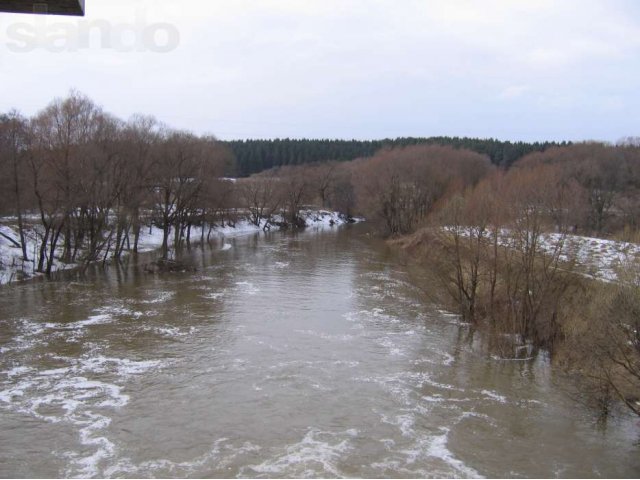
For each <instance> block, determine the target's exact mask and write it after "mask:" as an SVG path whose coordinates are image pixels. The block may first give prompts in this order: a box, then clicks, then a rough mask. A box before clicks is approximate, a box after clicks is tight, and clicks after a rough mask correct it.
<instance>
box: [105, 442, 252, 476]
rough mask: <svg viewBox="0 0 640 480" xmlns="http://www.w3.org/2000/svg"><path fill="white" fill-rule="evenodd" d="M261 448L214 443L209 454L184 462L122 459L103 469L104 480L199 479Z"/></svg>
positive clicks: (248, 445) (244, 444)
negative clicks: (126, 479) (146, 479)
mask: <svg viewBox="0 0 640 480" xmlns="http://www.w3.org/2000/svg"><path fill="white" fill-rule="evenodd" d="M260 450H262V448H261V447H260V446H259V445H256V444H253V443H251V442H244V443H242V444H241V445H235V444H233V443H232V442H230V440H229V439H228V438H220V439H218V440H216V441H215V442H214V443H213V445H211V448H210V450H209V451H208V452H206V453H204V454H203V455H200V456H198V457H195V458H193V459H191V460H187V461H183V462H175V461H172V460H168V459H155V460H147V461H143V462H139V463H136V462H134V461H133V460H132V459H131V458H121V459H119V460H118V461H117V462H115V464H113V465H111V466H109V467H107V468H105V469H104V472H103V475H102V476H104V477H106V478H112V477H134V478H135V477H137V478H140V477H174V478H184V477H194V476H195V477H200V475H199V474H198V473H199V472H202V471H203V470H207V471H212V470H216V471H224V470H225V469H226V468H228V467H229V466H231V465H233V464H234V463H238V460H237V459H238V457H242V456H244V455H251V454H255V453H256V452H259V451H260Z"/></svg>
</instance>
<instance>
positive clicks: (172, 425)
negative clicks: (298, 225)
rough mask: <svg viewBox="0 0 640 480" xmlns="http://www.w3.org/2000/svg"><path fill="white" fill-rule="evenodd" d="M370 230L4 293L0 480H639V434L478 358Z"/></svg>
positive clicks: (316, 234) (245, 244)
mask: <svg viewBox="0 0 640 480" xmlns="http://www.w3.org/2000/svg"><path fill="white" fill-rule="evenodd" d="M365 230H366V229H364V228H363V227H362V226H355V227H341V228H340V229H338V228H335V229H327V230H325V231H313V230H311V231H307V232H303V233H299V234H282V233H272V234H269V235H263V234H261V235H255V236H247V237H237V238H227V239H225V240H222V241H219V242H218V243H216V244H215V245H213V246H212V247H211V248H206V249H196V250H194V251H193V252H192V253H191V254H190V258H191V259H192V261H193V262H195V263H196V264H197V266H198V271H197V272H196V273H185V274H162V275H158V274H156V275H153V274H147V273H145V272H144V270H143V269H142V268H141V267H138V266H129V267H127V268H120V269H116V268H110V269H108V270H107V271H106V272H105V271H98V272H95V273H93V274H90V275H89V276H88V278H87V279H86V280H84V281H77V280H72V281H69V280H66V281H58V282H51V283H31V284H24V285H13V286H9V287H4V288H1V289H0V477H43V476H44V477H58V476H67V477H235V476H241V477H434V476H435V477H441V476H444V477H479V476H488V477H505V476H506V477H576V476H578V477H638V476H640V446H639V443H638V441H639V440H640V425H639V424H638V421H637V420H634V419H631V418H629V417H626V416H624V415H620V416H617V417H616V418H614V419H613V420H611V421H609V422H608V423H607V425H606V428H605V427H603V426H601V425H600V426H599V425H598V424H597V423H596V422H595V416H594V412H592V411H590V410H588V409H587V408H586V407H583V406H581V405H580V404H578V403H576V402H575V401H574V400H572V396H571V395H570V394H569V390H572V389H570V388H568V387H567V385H566V380H565V379H563V378H562V376H561V375H560V374H559V372H554V370H553V369H552V368H551V367H550V366H549V363H548V362H547V360H546V359H545V358H544V357H543V356H540V357H538V358H537V359H535V360H528V361H505V360H498V359H496V358H493V357H492V356H491V355H489V354H488V353H487V352H486V350H485V349H484V348H482V346H481V345H480V344H479V342H476V341H468V333H469V332H468V328H467V327H466V326H465V325H461V324H460V323H459V321H458V319H457V318H456V317H455V316H453V315H450V314H447V313H443V312H441V311H439V310H438V309H437V308H435V307H431V306H429V305H425V304H424V302H423V301H422V299H421V297H420V294H419V291H418V290H417V289H416V288H415V287H413V286H412V285H411V283H410V282H409V278H408V275H407V272H406V270H405V268H404V267H403V266H401V265H400V264H399V263H398V262H396V261H395V260H394V259H393V257H392V256H390V255H389V253H388V252H387V251H386V250H385V248H384V246H383V245H382V244H380V243H378V242H376V241H374V240H371V239H370V238H369V237H367V236H366V235H365Z"/></svg>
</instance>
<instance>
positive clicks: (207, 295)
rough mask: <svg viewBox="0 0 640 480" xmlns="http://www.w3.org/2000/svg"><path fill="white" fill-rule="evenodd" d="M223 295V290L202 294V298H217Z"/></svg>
mask: <svg viewBox="0 0 640 480" xmlns="http://www.w3.org/2000/svg"><path fill="white" fill-rule="evenodd" d="M224 295H225V294H224V292H211V293H207V294H205V295H202V298H206V299H208V300H218V299H220V298H222V297H224Z"/></svg>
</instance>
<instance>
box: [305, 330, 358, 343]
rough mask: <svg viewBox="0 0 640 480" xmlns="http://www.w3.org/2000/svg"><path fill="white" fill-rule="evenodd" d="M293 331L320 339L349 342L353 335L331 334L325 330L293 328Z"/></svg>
mask: <svg viewBox="0 0 640 480" xmlns="http://www.w3.org/2000/svg"><path fill="white" fill-rule="evenodd" d="M294 332H295V333H301V334H303V335H309V336H312V337H317V338H321V339H322V340H330V341H339V342H350V341H352V340H353V339H354V338H355V337H354V336H353V335H349V334H339V335H332V334H330V333H325V332H316V331H315V330H294Z"/></svg>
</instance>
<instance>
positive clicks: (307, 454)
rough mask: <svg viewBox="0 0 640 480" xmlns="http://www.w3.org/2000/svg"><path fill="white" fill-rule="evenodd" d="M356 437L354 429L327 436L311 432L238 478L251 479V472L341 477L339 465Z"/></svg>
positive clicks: (281, 475) (316, 431) (320, 432)
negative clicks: (245, 477)
mask: <svg viewBox="0 0 640 480" xmlns="http://www.w3.org/2000/svg"><path fill="white" fill-rule="evenodd" d="M357 435H358V431H357V430H355V429H349V430H346V431H344V432H340V433H330V432H322V431H320V430H317V429H314V428H312V429H310V430H309V431H308V432H307V433H306V435H305V436H304V438H303V439H302V440H301V441H300V442H297V443H294V444H292V445H287V446H286V447H284V452H283V453H280V454H277V455H276V456H275V457H273V458H270V459H268V460H265V461H264V462H262V463H261V464H259V465H251V466H249V467H246V468H245V469H243V470H242V471H241V476H252V475H250V474H249V473H248V472H253V473H258V474H263V475H273V476H279V477H284V476H287V477H290V476H293V477H300V478H309V477H314V476H320V477H326V476H334V477H344V476H345V475H344V473H342V471H341V470H340V468H339V466H338V462H339V460H340V459H341V458H342V457H343V456H344V454H345V453H347V452H348V451H350V450H351V449H352V448H353V447H352V444H351V440H352V439H353V438H354V437H356V436H357Z"/></svg>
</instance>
